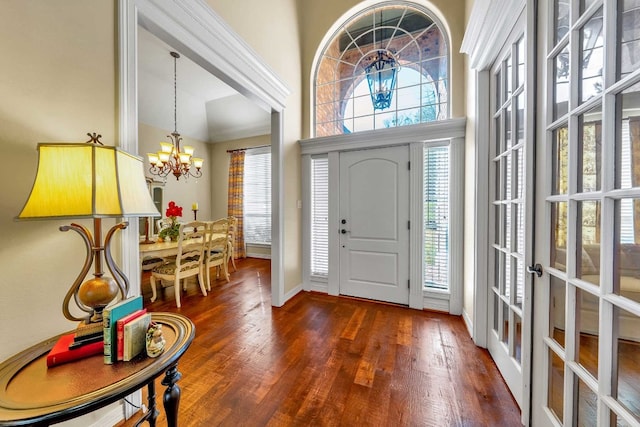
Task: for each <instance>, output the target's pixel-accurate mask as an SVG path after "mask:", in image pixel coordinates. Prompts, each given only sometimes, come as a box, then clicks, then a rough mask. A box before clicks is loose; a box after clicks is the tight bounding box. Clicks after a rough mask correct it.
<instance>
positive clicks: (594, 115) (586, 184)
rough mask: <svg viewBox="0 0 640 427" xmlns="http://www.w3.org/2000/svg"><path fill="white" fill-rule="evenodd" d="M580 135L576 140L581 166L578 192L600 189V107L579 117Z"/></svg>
mask: <svg viewBox="0 0 640 427" xmlns="http://www.w3.org/2000/svg"><path fill="white" fill-rule="evenodd" d="M578 119H579V120H580V129H581V131H582V132H581V135H580V138H579V139H578V142H579V148H578V155H579V156H580V158H579V159H578V160H579V161H580V164H581V166H582V167H581V168H579V170H581V171H582V173H581V174H579V175H578V192H590V191H599V190H600V189H601V184H600V182H601V167H602V107H601V106H600V105H598V106H596V107H595V108H592V109H591V110H589V111H588V112H587V113H585V114H583V115H581V116H579V118H578Z"/></svg>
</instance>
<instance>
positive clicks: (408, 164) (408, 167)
mask: <svg viewBox="0 0 640 427" xmlns="http://www.w3.org/2000/svg"><path fill="white" fill-rule="evenodd" d="M407 169H409V170H411V162H410V161H409V162H407Z"/></svg>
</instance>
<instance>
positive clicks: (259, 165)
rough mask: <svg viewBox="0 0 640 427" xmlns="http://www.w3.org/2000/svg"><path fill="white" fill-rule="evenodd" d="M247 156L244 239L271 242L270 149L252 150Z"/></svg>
mask: <svg viewBox="0 0 640 427" xmlns="http://www.w3.org/2000/svg"><path fill="white" fill-rule="evenodd" d="M245 154H246V155H245V159H244V199H243V209H244V217H243V220H244V240H245V242H246V243H254V244H255V243H258V244H268V245H270V244H271V152H269V151H268V148H267V149H249V150H247V151H246V153H245Z"/></svg>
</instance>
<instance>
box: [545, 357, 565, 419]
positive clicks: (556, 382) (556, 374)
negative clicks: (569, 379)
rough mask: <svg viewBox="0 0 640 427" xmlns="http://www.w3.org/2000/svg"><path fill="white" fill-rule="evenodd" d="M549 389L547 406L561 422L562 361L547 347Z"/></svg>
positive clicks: (562, 413)
mask: <svg viewBox="0 0 640 427" xmlns="http://www.w3.org/2000/svg"><path fill="white" fill-rule="evenodd" d="M548 351H549V383H548V384H549V385H548V387H549V389H548V390H547V406H548V407H549V409H551V411H552V412H553V413H554V414H555V416H556V417H558V419H559V420H560V422H562V419H563V418H564V391H563V390H564V362H563V361H562V359H561V358H560V357H559V356H558V355H557V354H555V353H554V351H553V350H551V349H549V350H548Z"/></svg>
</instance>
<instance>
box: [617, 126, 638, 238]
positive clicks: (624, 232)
mask: <svg viewBox="0 0 640 427" xmlns="http://www.w3.org/2000/svg"><path fill="white" fill-rule="evenodd" d="M621 151H622V152H621V153H620V154H621V157H622V161H621V162H620V165H621V171H620V181H621V182H620V186H621V188H631V187H633V185H632V184H631V175H632V174H631V134H630V133H629V120H622V150H621ZM633 225H634V224H633V199H621V200H620V243H635V230H634V229H633Z"/></svg>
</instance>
